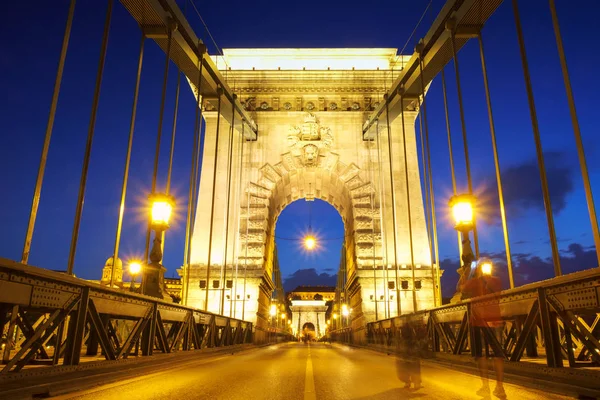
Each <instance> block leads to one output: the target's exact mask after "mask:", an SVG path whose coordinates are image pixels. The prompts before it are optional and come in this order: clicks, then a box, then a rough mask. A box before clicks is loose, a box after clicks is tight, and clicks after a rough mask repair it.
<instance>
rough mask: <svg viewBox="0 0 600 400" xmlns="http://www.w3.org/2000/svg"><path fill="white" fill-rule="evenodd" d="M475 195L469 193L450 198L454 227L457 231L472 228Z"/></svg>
mask: <svg viewBox="0 0 600 400" xmlns="http://www.w3.org/2000/svg"><path fill="white" fill-rule="evenodd" d="M474 205H475V197H474V196H472V195H469V194H461V195H458V196H452V198H451V199H450V209H451V210H452V216H453V217H454V223H455V225H454V227H455V228H456V229H457V230H459V231H469V230H471V229H473V208H474Z"/></svg>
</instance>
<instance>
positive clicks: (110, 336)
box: [0, 258, 253, 378]
mask: <svg viewBox="0 0 600 400" xmlns="http://www.w3.org/2000/svg"><path fill="white" fill-rule="evenodd" d="M0 327H2V352H1V356H2V364H4V365H3V367H0V378H1V376H2V375H6V374H8V373H10V372H16V371H20V370H21V369H23V368H24V367H25V366H27V365H30V364H36V365H46V366H50V367H51V366H57V365H61V364H62V365H70V366H72V365H78V364H80V363H83V362H85V361H96V362H97V361H101V360H120V359H125V358H128V357H131V356H150V355H152V354H154V353H173V352H177V351H191V350H200V349H205V348H211V347H220V346H232V345H240V344H244V343H251V342H252V336H253V331H252V328H253V326H252V323H250V322H246V321H242V320H239V319H235V318H228V317H225V316H220V315H215V314H212V313H210V312H206V311H200V310H197V309H193V308H190V307H185V306H182V305H178V304H173V303H169V302H166V301H162V300H160V299H157V298H153V297H149V296H144V295H140V294H137V293H133V292H126V291H122V290H119V289H111V288H109V287H107V286H103V285H100V284H96V283H92V282H88V281H85V280H82V279H78V278H75V277H72V276H69V275H66V274H63V273H60V272H53V271H48V270H44V269H41V268H36V267H31V266H27V265H24V264H20V263H16V262H13V261H10V260H7V259H3V258H0ZM99 350H101V352H99Z"/></svg>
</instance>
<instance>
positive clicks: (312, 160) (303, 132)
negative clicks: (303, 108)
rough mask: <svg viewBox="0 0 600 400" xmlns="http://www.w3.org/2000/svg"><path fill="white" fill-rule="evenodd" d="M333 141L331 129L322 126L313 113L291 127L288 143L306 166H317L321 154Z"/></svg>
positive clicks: (293, 152)
mask: <svg viewBox="0 0 600 400" xmlns="http://www.w3.org/2000/svg"><path fill="white" fill-rule="evenodd" d="M332 142H333V136H332V135H331V133H330V129H329V128H325V127H322V126H320V124H319V121H318V120H317V117H316V116H315V115H313V114H311V113H308V114H307V115H306V117H305V118H304V123H303V124H302V125H300V126H292V127H290V133H289V135H288V145H289V146H290V148H291V151H292V154H293V155H294V156H296V157H300V158H301V160H302V163H303V164H304V166H306V167H313V166H316V165H317V164H318V163H319V156H320V155H323V154H322V153H324V152H325V151H327V150H328V149H329V147H331V143H332Z"/></svg>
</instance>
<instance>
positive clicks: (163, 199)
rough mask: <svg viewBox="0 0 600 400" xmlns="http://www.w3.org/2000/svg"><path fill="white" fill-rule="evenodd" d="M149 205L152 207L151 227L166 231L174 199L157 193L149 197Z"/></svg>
mask: <svg viewBox="0 0 600 400" xmlns="http://www.w3.org/2000/svg"><path fill="white" fill-rule="evenodd" d="M150 203H151V206H152V211H151V217H152V221H151V222H152V226H153V227H154V229H161V230H164V229H167V228H168V227H169V219H170V218H171V213H172V212H173V206H174V205H175V200H174V198H173V197H172V196H167V195H164V194H159V193H157V194H153V195H151V196H150Z"/></svg>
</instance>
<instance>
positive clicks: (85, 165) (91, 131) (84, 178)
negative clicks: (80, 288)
mask: <svg viewBox="0 0 600 400" xmlns="http://www.w3.org/2000/svg"><path fill="white" fill-rule="evenodd" d="M112 7H113V0H108V8H107V11H106V20H105V22H104V34H103V37H102V46H101V48H100V60H99V62H98V73H97V75H96V88H95V89H94V100H93V101H92V113H91V116H90V125H89V127H88V136H87V143H86V145H85V153H84V156H83V166H82V168H81V180H80V182H79V195H78V196H77V208H76V210H75V222H74V223H73V234H72V236H71V248H70V250H69V261H68V263H67V274H69V275H73V266H74V264H75V253H76V251H77V240H78V239H79V227H80V225H81V214H82V212H83V200H84V197H85V187H86V184H87V173H88V169H89V166H90V156H91V153H92V141H93V139H94V131H95V128H96V116H97V112H98V102H99V100H100V87H101V86H102V76H103V75H104V61H105V60H106V49H107V47H108V35H109V31H110V21H111V17H112ZM115 262H117V261H116V260H115V259H113V264H114V263H115Z"/></svg>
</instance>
